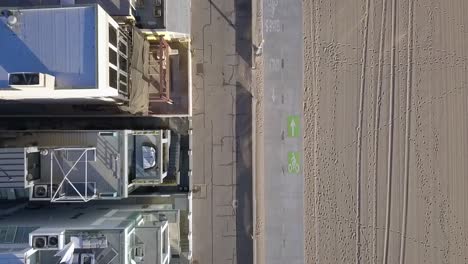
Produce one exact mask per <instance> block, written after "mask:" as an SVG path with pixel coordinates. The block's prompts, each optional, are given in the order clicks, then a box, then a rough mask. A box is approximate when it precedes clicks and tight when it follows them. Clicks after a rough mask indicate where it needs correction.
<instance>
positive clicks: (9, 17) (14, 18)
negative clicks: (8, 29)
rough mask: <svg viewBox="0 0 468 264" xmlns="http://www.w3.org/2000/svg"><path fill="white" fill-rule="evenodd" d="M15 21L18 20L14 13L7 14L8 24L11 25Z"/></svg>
mask: <svg viewBox="0 0 468 264" xmlns="http://www.w3.org/2000/svg"><path fill="white" fill-rule="evenodd" d="M17 22H18V18H17V17H16V16H14V15H11V16H8V18H7V23H8V25H10V26H13V25H15V24H16V23H17Z"/></svg>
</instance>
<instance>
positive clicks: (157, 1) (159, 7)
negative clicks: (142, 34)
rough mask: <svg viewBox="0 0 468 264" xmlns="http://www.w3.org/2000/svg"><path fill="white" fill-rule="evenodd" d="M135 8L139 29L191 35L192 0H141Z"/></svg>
mask: <svg viewBox="0 0 468 264" xmlns="http://www.w3.org/2000/svg"><path fill="white" fill-rule="evenodd" d="M135 7H136V12H135V14H136V21H137V26H138V27H140V28H142V29H153V30H156V31H158V32H161V33H162V32H167V33H179V34H176V35H175V36H189V35H190V0H153V1H148V0H146V1H145V0H139V1H137V2H136V5H135Z"/></svg>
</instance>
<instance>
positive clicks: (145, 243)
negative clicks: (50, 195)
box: [0, 205, 177, 264]
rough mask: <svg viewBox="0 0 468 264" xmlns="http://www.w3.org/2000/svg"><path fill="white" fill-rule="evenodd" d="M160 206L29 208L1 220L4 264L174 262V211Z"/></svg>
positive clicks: (0, 244) (0, 259)
mask: <svg viewBox="0 0 468 264" xmlns="http://www.w3.org/2000/svg"><path fill="white" fill-rule="evenodd" d="M158 207H163V206H162V205H159V206H147V207H145V208H143V207H142V206H125V205H120V206H118V207H115V206H109V205H94V206H87V207H85V208H84V207H82V206H74V205H68V206H60V207H41V208H40V213H38V211H37V210H38V209H39V208H34V207H26V208H24V209H21V210H20V211H17V212H15V213H14V214H13V215H11V216H9V217H7V218H2V219H0V234H5V235H2V236H0V263H8V264H39V263H41V264H42V263H47V264H49V263H50V264H53V263H66V264H168V263H169V262H170V261H171V246H170V239H169V221H168V216H167V215H166V213H168V214H169V215H170V214H171V213H170V211H160V210H159V209H158ZM176 232H177V231H176Z"/></svg>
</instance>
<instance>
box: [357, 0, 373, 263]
mask: <svg viewBox="0 0 468 264" xmlns="http://www.w3.org/2000/svg"><path fill="white" fill-rule="evenodd" d="M369 6H370V0H366V9H365V18H364V29H363V30H364V37H363V38H364V39H363V47H362V57H361V63H362V65H361V81H360V82H361V83H360V88H359V112H358V127H357V144H356V260H355V261H356V264H359V263H360V251H361V224H360V223H361V155H362V151H361V149H362V119H363V115H364V113H363V112H364V111H363V108H364V89H365V86H366V65H367V45H368V36H369Z"/></svg>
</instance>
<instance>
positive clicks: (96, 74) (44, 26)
mask: <svg viewBox="0 0 468 264" xmlns="http://www.w3.org/2000/svg"><path fill="white" fill-rule="evenodd" d="M0 39H1V40H2V41H1V42H0V100H1V99H3V100H33V101H36V102H37V101H39V102H41V101H49V102H50V101H51V100H57V99H62V100H63V99H69V100H72V101H74V102H76V101H79V102H81V101H83V102H86V103H92V102H105V101H117V102H121V101H124V100H127V98H128V82H129V80H128V78H129V77H128V76H129V74H128V55H129V54H128V50H129V48H128V40H127V37H126V36H125V34H124V33H123V32H122V31H120V30H119V25H118V24H117V22H115V21H114V19H112V17H111V16H109V15H108V14H107V13H106V12H105V11H104V9H103V8H101V7H100V6H99V5H87V6H71V7H53V8H47V7H42V8H8V9H4V10H3V11H2V14H1V19H0Z"/></svg>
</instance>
